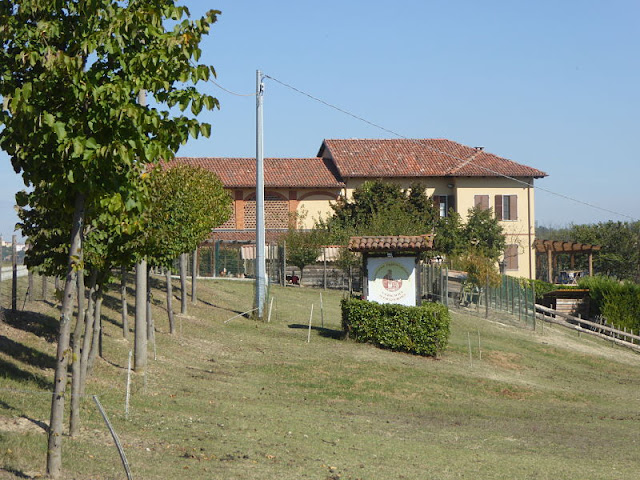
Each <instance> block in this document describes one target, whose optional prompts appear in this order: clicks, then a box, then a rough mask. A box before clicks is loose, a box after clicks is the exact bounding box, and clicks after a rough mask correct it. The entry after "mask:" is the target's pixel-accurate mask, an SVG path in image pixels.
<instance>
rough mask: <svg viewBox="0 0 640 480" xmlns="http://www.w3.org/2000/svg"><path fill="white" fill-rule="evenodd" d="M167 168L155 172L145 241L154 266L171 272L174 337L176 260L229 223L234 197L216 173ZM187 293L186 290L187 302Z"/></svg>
mask: <svg viewBox="0 0 640 480" xmlns="http://www.w3.org/2000/svg"><path fill="white" fill-rule="evenodd" d="M165 167H166V168H164V169H160V168H159V169H156V170H154V171H152V172H151V188H150V191H151V196H150V198H151V204H150V207H149V212H148V218H147V223H146V225H147V227H146V228H145V230H144V238H143V240H142V241H143V243H144V252H145V253H146V256H147V259H148V261H149V264H150V266H155V267H164V268H165V269H166V271H167V311H168V314H169V328H170V331H171V333H174V332H175V329H174V323H173V311H172V307H171V277H170V273H169V270H168V269H169V268H170V266H171V265H172V263H173V260H174V259H176V258H177V257H179V256H182V255H183V254H185V253H187V252H191V251H193V250H194V249H195V248H196V247H198V245H200V243H202V242H203V241H204V240H206V239H207V237H208V236H209V235H210V234H211V231H212V230H213V229H214V228H215V227H217V226H219V225H221V224H223V223H224V222H226V221H227V219H228V218H229V216H230V215H231V197H230V195H229V193H228V192H227V191H226V190H225V189H224V186H223V185H222V182H221V181H220V179H219V178H218V176H217V175H216V174H215V173H213V172H210V171H208V170H205V169H203V168H199V167H192V166H189V165H166V166H165ZM185 290H186V289H185V288H184V286H183V291H182V297H183V299H186V292H185ZM183 303H184V302H183ZM183 313H185V312H183Z"/></svg>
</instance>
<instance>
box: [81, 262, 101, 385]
mask: <svg viewBox="0 0 640 480" xmlns="http://www.w3.org/2000/svg"><path fill="white" fill-rule="evenodd" d="M97 280H98V271H97V270H96V269H93V270H92V271H91V277H90V279H89V305H88V306H87V310H86V311H85V315H84V318H85V322H84V323H85V326H84V338H83V339H82V355H81V356H80V393H81V394H83V395H84V386H85V384H86V382H87V370H88V367H87V366H88V364H89V352H90V351H91V341H92V340H93V330H94V328H95V322H96V315H95V310H96V282H97Z"/></svg>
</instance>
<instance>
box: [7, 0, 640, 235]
mask: <svg viewBox="0 0 640 480" xmlns="http://www.w3.org/2000/svg"><path fill="white" fill-rule="evenodd" d="M183 3H185V4H187V5H188V6H189V7H190V8H191V11H192V14H193V15H194V16H195V15H198V14H200V13H202V12H203V11H204V10H205V9H208V8H215V9H218V10H221V11H222V15H221V16H220V17H219V20H218V23H216V24H215V25H214V26H213V27H212V30H211V34H210V36H209V37H208V38H206V39H205V41H204V43H203V45H202V47H203V52H204V53H203V59H202V60H201V61H202V62H206V63H209V64H211V65H214V66H215V68H216V70H217V72H218V79H217V81H218V82H219V84H220V85H222V86H224V87H225V88H227V89H230V90H233V91H235V92H238V93H246V94H248V93H252V92H254V91H255V76H256V70H258V69H260V70H262V71H263V72H264V73H265V74H267V75H269V76H271V77H274V78H276V79H278V80H280V81H282V82H285V83H288V84H290V85H293V86H295V87H296V88H298V89H300V90H303V91H305V92H308V93H309V94H312V95H314V96H316V97H319V98H321V99H323V100H325V101H327V102H329V103H331V104H334V105H337V106H339V107H340V108H342V109H344V110H348V111H350V112H353V113H354V114H356V115H358V116H361V117H364V118H366V119H367V120H369V121H370V122H373V123H376V124H379V125H382V126H384V127H385V128H387V129H389V130H392V131H394V132H397V133H399V134H401V135H402V136H405V137H411V138H431V137H436V138H438V137H439V138H448V139H451V140H455V141H457V142H460V143H463V144H466V145H470V146H484V147H485V149H486V150H487V151H489V152H491V153H495V154H497V155H500V156H503V157H506V158H510V159H512V160H515V161H517V162H520V163H524V164H526V165H530V166H532V167H536V168H539V169H541V170H543V171H546V172H547V173H548V174H549V177H547V178H545V179H543V180H538V181H537V183H536V186H537V187H540V188H538V189H537V191H536V218H537V221H538V223H539V224H542V225H553V226H561V225H565V224H569V223H572V222H573V223H592V222H599V221H606V220H623V221H624V220H629V218H627V217H623V216H618V215H615V214H613V213H608V212H604V211H601V210H598V209H594V208H590V207H588V206H586V205H583V204H579V203H575V202H572V201H570V200H567V199H564V198H562V197H557V196H555V195H552V194H550V193H547V192H545V191H542V190H541V189H547V190H551V191H553V192H557V193H559V194H562V195H566V196H569V197H573V198H576V199H578V200H581V201H583V202H587V203H592V204H595V205H598V206H600V207H602V208H605V209H608V210H612V211H615V212H619V213H622V214H625V215H628V216H630V217H633V218H635V219H638V218H640V201H639V200H640V186H639V185H638V182H639V177H640V153H639V152H640V148H638V147H637V145H636V144H637V142H638V139H639V138H640V114H639V112H640V55H639V54H638V51H639V49H640V28H638V18H640V2H638V1H637V0H611V1H608V2H605V1H594V0H583V1H577V0H564V1H560V2H559V1H557V0H556V1H547V0H542V1H536V2H514V1H506V0H505V1H488V0H486V1H482V2H478V1H472V0H469V1H460V0H451V1H447V2H443V1H432V0H415V1H414V0H399V1H397V2H394V3H393V5H391V4H390V3H389V2H383V1H379V0H368V1H364V0H350V1H344V0H326V1H323V2H309V1H302V0H290V1H283V0H274V1H254V0H248V1H239V0H212V1H206V2H205V1H201V0H199V1H195V0H190V1H185V2H183ZM202 88H203V89H205V90H207V91H208V92H210V93H211V94H213V95H215V96H216V97H218V99H219V100H220V103H221V110H219V111H215V112H213V113H207V114H206V115H203V119H204V120H206V121H208V122H210V123H211V124H212V126H213V128H212V136H211V138H209V139H201V140H198V141H192V142H190V143H189V144H187V145H186V146H184V147H183V148H182V149H181V150H180V152H179V154H180V155H189V156H246V157H251V156H254V155H255V98H254V97H237V96H233V95H230V94H228V93H225V92H224V91H222V90H220V89H219V88H217V87H216V86H215V85H213V84H207V85H206V86H203V87H202ZM264 105H265V110H264V122H265V155H266V156H273V157H308V156H315V155H316V153H317V151H318V148H319V147H320V144H321V142H322V140H323V139H324V138H351V137H357V138H389V137H392V136H391V135H390V134H389V133H387V132H384V131H381V130H378V129H376V128H374V127H372V126H370V125H368V124H365V123H363V122H360V121H358V120H355V119H354V118H352V117H349V116H346V115H344V114H342V113H339V112H337V111H335V110H332V109H330V108H328V107H326V106H324V105H322V104H320V103H318V102H315V101H313V100H311V99H309V98H307V97H305V96H302V95H300V94H298V93H296V92H294V91H292V90H290V89H288V88H286V87H283V86H282V85H280V84H278V83H276V82H274V81H273V80H269V79H266V92H265V97H264ZM20 188H22V184H21V181H20V178H19V177H17V176H16V175H15V174H14V173H13V171H12V169H11V166H10V164H9V161H8V159H7V156H6V154H4V153H0V234H3V235H4V236H5V238H6V237H7V236H9V235H10V234H11V233H12V230H13V224H14V223H15V221H16V217H15V215H14V213H13V195H14V193H15V192H16V191H17V190H19V189H20Z"/></svg>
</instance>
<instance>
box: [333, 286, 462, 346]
mask: <svg viewBox="0 0 640 480" xmlns="http://www.w3.org/2000/svg"><path fill="white" fill-rule="evenodd" d="M450 322H451V316H450V315H449V310H448V309H447V307H445V306H444V305H441V304H439V303H426V304H424V305H422V306H420V307H407V306H404V305H393V304H379V303H375V302H368V301H366V300H359V299H355V298H351V299H344V300H342V328H343V330H344V332H345V334H346V336H347V338H352V339H354V340H356V341H358V342H363V343H373V344H375V345H378V346H380V347H382V348H388V349H390V350H396V351H401V352H408V353H415V354H418V355H424V356H436V355H437V354H438V353H439V352H442V351H443V350H444V349H445V347H446V346H447V343H448V341H449V324H450Z"/></svg>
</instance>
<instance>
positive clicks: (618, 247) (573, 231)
mask: <svg viewBox="0 0 640 480" xmlns="http://www.w3.org/2000/svg"><path fill="white" fill-rule="evenodd" d="M536 236H537V237H538V238H544V239H549V240H557V241H567V242H577V243H587V244H592V245H600V246H601V247H602V249H601V250H600V251H599V252H597V253H596V254H595V255H594V257H593V268H594V270H595V271H596V272H598V273H601V274H603V275H609V276H614V277H616V278H618V279H620V280H624V279H627V280H632V281H635V282H636V283H640V221H636V222H614V221H609V222H600V223H594V224H583V225H575V224H572V225H569V226H568V227H561V228H552V227H544V226H536ZM587 262H588V258H587V257H586V256H584V255H577V256H576V257H575V265H574V268H578V269H584V270H586V269H587V268H588V265H587ZM559 268H561V269H562V268H570V263H569V261H568V258H562V257H560V258H559Z"/></svg>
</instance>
